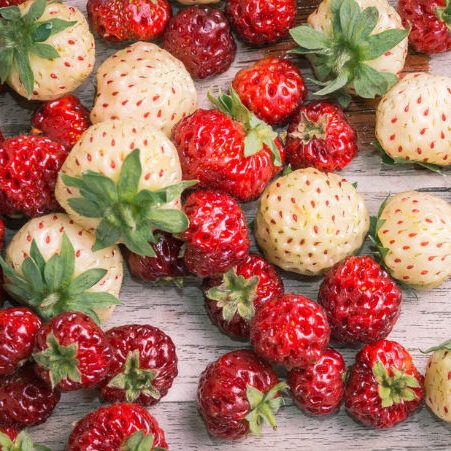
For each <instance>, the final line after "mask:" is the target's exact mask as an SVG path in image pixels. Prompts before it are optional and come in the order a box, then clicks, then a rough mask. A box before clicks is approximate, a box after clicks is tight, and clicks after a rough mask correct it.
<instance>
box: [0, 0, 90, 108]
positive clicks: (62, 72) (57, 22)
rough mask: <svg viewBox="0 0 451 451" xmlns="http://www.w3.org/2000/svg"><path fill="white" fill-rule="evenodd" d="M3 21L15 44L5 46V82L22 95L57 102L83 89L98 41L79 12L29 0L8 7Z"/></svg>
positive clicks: (0, 75)
mask: <svg viewBox="0 0 451 451" xmlns="http://www.w3.org/2000/svg"><path fill="white" fill-rule="evenodd" d="M0 15H1V9H0ZM0 21H1V22H0V24H1V25H2V27H3V32H4V33H5V35H6V36H7V41H10V45H7V46H4V47H2V46H0V61H1V64H0V81H1V82H4V81H7V83H8V84H9V85H10V86H11V87H12V88H13V89H14V90H15V91H17V92H18V93H19V94H20V95H22V96H24V97H27V98H30V99H34V100H54V99H57V98H59V97H61V96H63V95H65V94H67V93H69V92H71V91H73V90H74V89H76V88H78V87H79V86H80V85H81V84H82V83H83V82H84V81H85V80H86V78H87V77H88V76H89V74H90V73H91V72H92V70H93V68H94V61H95V46H94V37H93V35H92V34H91V32H90V31H89V26H88V22H87V21H86V19H85V17H84V16H83V14H82V13H81V12H80V11H79V10H78V9H77V8H75V7H73V6H69V5H67V4H65V3H60V2H56V1H54V2H46V1H45V0H29V1H27V2H25V3H23V4H21V5H19V6H13V7H10V8H8V13H7V18H5V15H3V19H0ZM19 31H20V32H19Z"/></svg>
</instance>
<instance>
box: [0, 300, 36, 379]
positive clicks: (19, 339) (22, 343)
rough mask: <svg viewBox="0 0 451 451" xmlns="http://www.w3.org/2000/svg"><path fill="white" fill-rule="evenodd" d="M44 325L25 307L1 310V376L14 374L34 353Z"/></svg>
mask: <svg viewBox="0 0 451 451" xmlns="http://www.w3.org/2000/svg"><path fill="white" fill-rule="evenodd" d="M41 325H42V323H41V320H40V319H39V317H38V316H36V315H35V314H34V313H33V312H32V311H31V310H29V309H27V308H25V307H12V308H7V309H4V310H0V374H2V375H4V374H12V373H14V372H15V371H16V370H17V369H18V368H19V367H20V366H21V365H23V364H24V363H25V362H26V361H27V360H28V359H29V358H30V357H31V354H32V352H33V346H34V343H35V339H36V334H37V332H38V330H39V328H40V327H41Z"/></svg>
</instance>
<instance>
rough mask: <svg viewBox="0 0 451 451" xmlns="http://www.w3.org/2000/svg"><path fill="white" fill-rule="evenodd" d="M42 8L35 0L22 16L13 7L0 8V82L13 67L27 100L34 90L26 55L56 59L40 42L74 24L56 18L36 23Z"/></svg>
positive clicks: (41, 2)
mask: <svg viewBox="0 0 451 451" xmlns="http://www.w3.org/2000/svg"><path fill="white" fill-rule="evenodd" d="M46 5H47V2H46V0H35V1H34V2H33V3H32V4H31V6H30V8H29V9H28V12H27V13H26V14H24V15H23V16H22V14H21V12H20V9H19V8H18V7H17V6H9V7H5V8H0V41H1V44H2V45H1V46H0V83H4V82H5V81H6V80H7V78H8V77H9V76H10V75H11V72H12V70H13V68H16V69H17V70H18V72H19V79H20V81H21V83H22V85H23V86H24V88H25V90H26V92H27V95H28V97H31V96H32V94H33V88H34V74H33V71H32V68H31V64H30V53H33V54H34V55H36V56H38V57H40V58H43V59H49V60H51V59H55V58H58V57H59V53H58V51H57V50H56V49H55V48H54V47H53V46H51V45H49V44H42V43H43V42H44V41H46V40H47V39H48V38H49V37H50V36H52V35H54V34H57V33H60V32H61V31H63V30H65V29H66V28H69V27H72V26H73V25H75V24H76V23H77V22H69V21H65V20H62V19H56V18H55V19H50V20H47V21H42V22H40V21H39V19H40V18H41V17H42V15H43V14H44V12H45V8H46Z"/></svg>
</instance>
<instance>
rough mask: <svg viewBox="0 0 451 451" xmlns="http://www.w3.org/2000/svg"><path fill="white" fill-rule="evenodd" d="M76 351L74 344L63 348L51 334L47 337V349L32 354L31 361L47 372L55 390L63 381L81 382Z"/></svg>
mask: <svg viewBox="0 0 451 451" xmlns="http://www.w3.org/2000/svg"><path fill="white" fill-rule="evenodd" d="M77 351H78V347H77V344H76V343H72V344H70V345H67V346H64V345H62V344H60V343H59V342H58V340H57V339H56V337H55V335H54V334H53V332H51V333H49V335H48V336H47V349H46V350H44V351H41V352H36V353H34V354H33V359H34V360H35V361H36V362H37V363H38V364H39V365H40V366H42V367H43V368H45V369H46V370H47V371H48V373H49V377H50V382H51V384H52V387H53V388H55V387H56V386H57V385H58V384H59V383H60V382H61V381H62V380H64V379H70V380H71V381H73V382H80V381H81V374H80V371H79V369H78V365H79V361H78V359H77Z"/></svg>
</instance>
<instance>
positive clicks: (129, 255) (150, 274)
mask: <svg viewBox="0 0 451 451" xmlns="http://www.w3.org/2000/svg"><path fill="white" fill-rule="evenodd" d="M155 239H156V240H157V242H156V243H155V244H152V243H150V245H151V246H152V249H153V250H154V252H155V257H143V256H141V255H138V254H136V253H134V252H131V251H129V250H128V249H126V250H125V256H126V259H127V263H128V269H129V270H130V273H131V274H132V276H134V277H137V278H139V279H142V280H144V281H146V282H149V281H154V280H176V281H177V279H179V278H180V277H183V276H186V275H187V274H188V271H187V269H186V267H185V263H184V261H183V255H182V254H183V241H180V240H178V239H177V238H175V237H174V236H173V235H171V234H170V233H168V232H160V231H157V232H156V233H155Z"/></svg>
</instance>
